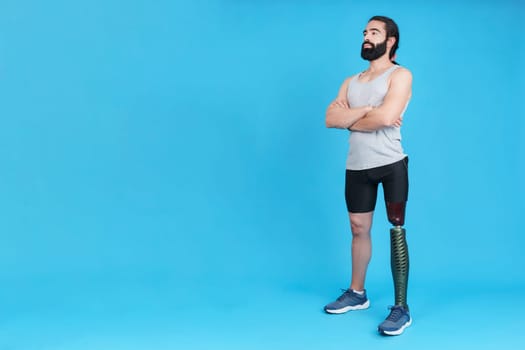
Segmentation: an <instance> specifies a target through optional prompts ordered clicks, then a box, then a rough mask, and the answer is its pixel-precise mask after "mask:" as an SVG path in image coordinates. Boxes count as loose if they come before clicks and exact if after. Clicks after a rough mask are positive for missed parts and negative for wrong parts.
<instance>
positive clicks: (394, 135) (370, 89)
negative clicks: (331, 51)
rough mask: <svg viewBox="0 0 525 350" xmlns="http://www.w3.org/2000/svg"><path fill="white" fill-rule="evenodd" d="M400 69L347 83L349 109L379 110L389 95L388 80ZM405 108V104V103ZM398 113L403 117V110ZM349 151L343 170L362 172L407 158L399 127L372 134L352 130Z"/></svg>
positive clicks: (394, 68)
mask: <svg viewBox="0 0 525 350" xmlns="http://www.w3.org/2000/svg"><path fill="white" fill-rule="evenodd" d="M397 68H399V66H398V65H395V66H393V67H391V68H389V69H387V70H386V71H385V72H384V73H382V74H381V75H380V76H378V77H376V78H374V79H373V80H371V81H368V82H360V81H359V79H358V78H359V74H358V75H356V76H355V77H354V78H353V79H352V80H351V81H350V82H349V84H348V92H347V97H348V104H349V105H350V107H352V108H355V107H362V106H373V107H378V106H380V105H381V104H382V103H383V100H384V98H385V96H386V94H387V92H388V78H389V77H390V75H391V74H392V72H394V70H396V69H397ZM407 106H408V102H407ZM407 106H405V109H404V110H403V112H402V113H401V115H403V114H404V112H405V110H406V107H407ZM349 144H350V148H349V151H348V157H347V160H346V169H349V170H364V169H370V168H375V167H379V166H383V165H388V164H392V163H395V162H397V161H399V160H401V159H403V158H405V157H406V154H404V152H403V147H402V146H401V131H400V128H399V127H394V126H389V127H385V128H382V129H379V130H375V131H366V132H363V131H351V132H350V138H349Z"/></svg>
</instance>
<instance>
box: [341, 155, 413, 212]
mask: <svg viewBox="0 0 525 350" xmlns="http://www.w3.org/2000/svg"><path fill="white" fill-rule="evenodd" d="M380 183H382V184H383V192H384V195H385V202H390V203H403V202H406V201H407V199H408V157H405V158H404V159H402V160H400V161H398V162H395V163H392V164H388V165H384V166H380V167H377V168H371V169H365V170H346V186H345V199H346V207H347V209H348V211H349V212H350V213H366V212H369V211H373V210H374V209H375V207H376V200H377V187H378V185H379V184H380Z"/></svg>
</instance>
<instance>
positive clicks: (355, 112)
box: [326, 77, 372, 129]
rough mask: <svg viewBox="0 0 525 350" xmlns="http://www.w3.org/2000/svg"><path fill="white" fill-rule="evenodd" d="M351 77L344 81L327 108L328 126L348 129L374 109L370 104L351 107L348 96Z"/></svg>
mask: <svg viewBox="0 0 525 350" xmlns="http://www.w3.org/2000/svg"><path fill="white" fill-rule="evenodd" d="M351 79H352V78H351V77H350V78H348V79H346V80H345V81H344V82H343V84H342V85H341V88H340V89H339V93H338V94H337V98H336V99H335V100H334V101H333V102H332V103H330V105H329V106H328V109H327V110H326V127H327V128H338V129H348V128H349V127H350V126H351V125H352V124H354V123H355V122H356V121H358V120H359V119H361V118H363V117H364V116H365V115H366V113H368V112H370V111H371V110H372V107H369V106H365V107H358V108H350V106H349V105H348V100H347V98H346V92H347V89H348V83H349V82H350V80H351Z"/></svg>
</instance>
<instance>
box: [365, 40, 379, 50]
mask: <svg viewBox="0 0 525 350" xmlns="http://www.w3.org/2000/svg"><path fill="white" fill-rule="evenodd" d="M366 44H369V45H371V46H372V47H365V45H366ZM375 47H376V46H375V45H374V44H373V43H371V42H370V41H364V42H363V44H361V48H362V49H365V50H371V49H375Z"/></svg>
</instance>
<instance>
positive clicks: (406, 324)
mask: <svg viewBox="0 0 525 350" xmlns="http://www.w3.org/2000/svg"><path fill="white" fill-rule="evenodd" d="M411 324H412V317H411V318H410V320H408V322H407V323H405V324H404V325H403V326H401V328H399V329H398V330H397V331H382V330H380V331H379V333H381V334H384V335H400V334H401V333H403V332H404V331H405V328H407V327H408V326H410V325H411Z"/></svg>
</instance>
